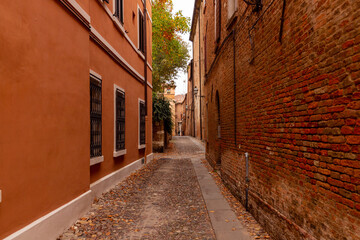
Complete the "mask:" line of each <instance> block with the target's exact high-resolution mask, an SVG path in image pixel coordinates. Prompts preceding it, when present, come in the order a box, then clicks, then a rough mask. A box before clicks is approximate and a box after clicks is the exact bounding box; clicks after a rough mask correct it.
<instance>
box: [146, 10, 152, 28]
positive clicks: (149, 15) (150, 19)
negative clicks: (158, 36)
mask: <svg viewBox="0 0 360 240" xmlns="http://www.w3.org/2000/svg"><path fill="white" fill-rule="evenodd" d="M146 13H147V14H146V15H148V17H149V21H150V23H151V25H152V19H151V17H150V14H149V11H146Z"/></svg>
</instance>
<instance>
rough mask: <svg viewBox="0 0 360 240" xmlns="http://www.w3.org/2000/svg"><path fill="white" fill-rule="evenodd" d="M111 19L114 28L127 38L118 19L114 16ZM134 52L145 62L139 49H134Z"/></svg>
mask: <svg viewBox="0 0 360 240" xmlns="http://www.w3.org/2000/svg"><path fill="white" fill-rule="evenodd" d="M111 18H112V20H113V22H114V24H115V26H116V28H117V29H118V30H119V31H120V33H121V34H122V35H123V36H125V37H127V34H126V31H125V29H124V26H123V24H122V23H120V21H119V19H118V18H117V17H116V16H114V15H113V16H112V17H111ZM136 51H137V53H138V55H139V56H140V57H141V58H142V59H143V60H145V56H144V54H143V53H142V52H141V51H140V50H139V49H136Z"/></svg>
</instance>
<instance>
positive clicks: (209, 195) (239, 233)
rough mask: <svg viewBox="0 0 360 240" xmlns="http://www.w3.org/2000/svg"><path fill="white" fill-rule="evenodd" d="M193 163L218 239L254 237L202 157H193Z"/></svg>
mask: <svg viewBox="0 0 360 240" xmlns="http://www.w3.org/2000/svg"><path fill="white" fill-rule="evenodd" d="M192 163H193V165H194V169H195V172H196V175H197V177H198V181H199V184H200V188H201V192H202V195H203V198H204V200H205V204H206V207H207V210H208V213H209V216H210V220H211V224H212V226H213V229H214V231H215V235H216V239H218V240H236V239H239V240H248V239H252V238H251V237H250V235H249V233H248V232H247V230H246V229H245V227H244V226H243V225H242V224H241V223H240V221H239V220H238V219H237V217H236V216H235V214H234V212H233V210H232V209H231V208H230V206H229V204H228V202H227V201H226V200H225V198H224V197H223V195H222V194H221V192H220V190H219V188H218V186H217V185H216V183H215V182H214V180H213V178H212V177H211V176H210V174H209V172H208V171H207V169H206V168H205V167H204V165H203V164H202V163H201V159H200V158H193V159H192Z"/></svg>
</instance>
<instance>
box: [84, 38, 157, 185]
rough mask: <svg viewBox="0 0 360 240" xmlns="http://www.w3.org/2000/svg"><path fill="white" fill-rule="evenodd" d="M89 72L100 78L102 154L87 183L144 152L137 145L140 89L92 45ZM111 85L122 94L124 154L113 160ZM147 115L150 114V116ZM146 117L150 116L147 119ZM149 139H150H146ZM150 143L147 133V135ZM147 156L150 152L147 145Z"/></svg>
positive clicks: (112, 95) (141, 93) (141, 88)
mask: <svg viewBox="0 0 360 240" xmlns="http://www.w3.org/2000/svg"><path fill="white" fill-rule="evenodd" d="M90 59H91V63H90V66H91V67H90V68H91V69H92V70H93V71H95V72H96V73H98V74H100V75H101V77H102V112H103V113H102V134H103V135H102V140H103V142H102V152H103V156H104V162H102V163H99V164H96V165H94V166H92V167H91V182H95V181H96V180H98V179H100V178H101V177H104V176H106V175H108V174H110V173H111V172H113V171H116V170H118V169H120V168H122V167H125V166H126V165H128V164H130V163H132V162H134V161H136V160H138V159H140V158H142V157H144V154H145V149H140V150H139V149H138V145H139V107H138V106H139V103H138V100H139V98H140V99H142V100H144V99H145V94H144V85H143V84H142V83H140V82H139V81H137V80H136V79H134V78H133V77H132V76H131V75H130V74H129V73H128V72H126V71H125V70H124V69H123V68H121V67H120V66H119V65H118V64H117V63H116V62H115V61H113V60H112V58H111V57H110V56H109V55H108V54H107V53H106V52H105V51H103V49H101V48H100V47H99V46H98V45H97V44H96V43H94V42H93V41H91V44H90ZM114 84H116V85H117V86H118V87H120V88H121V89H123V90H125V128H126V129H125V148H126V150H127V153H126V154H125V155H123V156H120V157H113V152H114ZM148 90H149V92H148V101H149V102H148V106H149V108H148V112H149V113H151V112H152V109H151V105H152V103H151V89H150V88H149V87H148ZM150 115H151V114H150ZM149 117H150V116H149ZM151 121H152V120H151V117H150V118H149V119H148V121H147V126H146V127H147V133H148V131H149V129H150V130H151V124H150V123H151ZM149 136H150V137H149ZM147 138H148V139H147V143H149V142H151V141H150V139H151V133H150V134H149V133H148V134H147ZM146 151H147V154H149V153H151V152H152V148H151V143H150V144H148V145H147V148H146Z"/></svg>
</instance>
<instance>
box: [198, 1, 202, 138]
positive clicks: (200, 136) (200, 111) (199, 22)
mask: <svg viewBox="0 0 360 240" xmlns="http://www.w3.org/2000/svg"><path fill="white" fill-rule="evenodd" d="M199 10H200V12H199V85H200V109H199V110H200V139H201V140H202V116H201V98H202V97H201V25H200V23H201V22H200V18H201V5H200V7H199Z"/></svg>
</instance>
